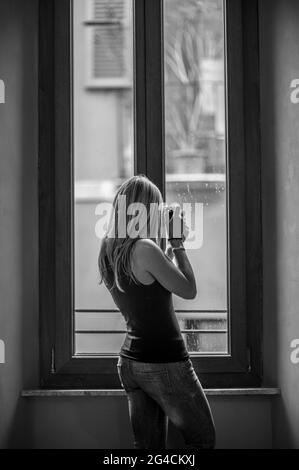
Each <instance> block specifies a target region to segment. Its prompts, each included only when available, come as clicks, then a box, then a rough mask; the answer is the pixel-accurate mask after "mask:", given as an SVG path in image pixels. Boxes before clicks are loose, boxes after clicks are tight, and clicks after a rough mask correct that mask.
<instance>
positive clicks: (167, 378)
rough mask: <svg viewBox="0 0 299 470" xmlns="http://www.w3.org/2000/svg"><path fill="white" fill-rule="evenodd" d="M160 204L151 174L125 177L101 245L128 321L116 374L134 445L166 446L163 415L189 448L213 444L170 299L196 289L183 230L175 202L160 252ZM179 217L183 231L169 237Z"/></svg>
mask: <svg viewBox="0 0 299 470" xmlns="http://www.w3.org/2000/svg"><path fill="white" fill-rule="evenodd" d="M124 201H125V203H126V208H127V209H128V208H131V209H132V207H135V208H136V207H137V208H138V211H137V212H139V218H138V216H137V217H135V218H134V219H133V220H132V216H133V214H134V211H132V210H131V209H129V210H127V211H124V210H123V209H124ZM161 207H163V200H162V196H161V193H160V191H159V189H158V188H157V187H156V186H155V185H154V184H153V183H152V182H151V181H149V180H148V179H147V178H146V177H145V176H142V175H141V176H136V177H133V178H131V179H130V180H128V181H127V182H125V183H124V184H123V185H122V186H121V188H120V189H119V191H118V193H117V195H116V197H115V200H114V204H113V208H114V210H113V214H112V216H111V219H110V223H109V227H108V232H107V236H106V238H105V239H104V242H103V244H102V248H101V252H100V257H99V268H100V273H101V276H102V280H103V281H104V282H105V284H106V286H107V287H108V289H109V290H110V292H111V295H112V297H113V299H114V301H115V303H116V305H117V306H118V308H119V309H120V311H121V313H122V314H123V316H124V318H125V320H126V324H127V335H126V338H125V341H124V344H123V346H122V348H121V352H120V356H119V361H118V373H119V377H120V381H121V384H122V386H123V387H124V389H125V391H126V394H127V397H128V404H129V413H130V419H131V423H132V428H133V433H134V447H135V449H165V448H166V440H167V429H168V419H170V420H171V421H172V423H173V424H174V425H175V426H176V427H177V428H178V429H179V430H180V431H181V433H182V435H183V437H184V440H185V443H186V447H187V448H188V449H212V448H214V446H215V428H214V423H213V418H212V414H211V410H210V407H209V405H208V402H207V399H206V397H205V394H204V392H203V389H202V387H201V384H200V382H199V380H198V377H197V375H196V373H195V371H194V368H193V365H192V362H191V360H190V357H189V354H188V352H187V350H186V346H185V343H184V340H183V337H182V334H181V331H180V327H179V323H178V320H177V318H176V315H175V312H174V308H173V303H172V294H176V295H178V296H180V297H182V298H184V299H194V298H195V296H196V294H197V291H196V282H195V278H194V274H193V270H192V267H191V265H190V263H189V260H188V257H187V254H186V252H185V249H184V241H185V235H184V234H186V231H187V230H188V229H187V226H186V223H185V220H184V218H183V217H182V216H181V214H180V210H177V209H175V210H174V211H173V212H172V219H171V222H170V224H169V228H168V237H169V244H170V246H169V248H168V250H167V254H165V253H164V251H163V249H162V247H163V232H164V234H165V233H166V232H165V225H164V224H165V217H164V219H163V217H160V214H161V212H162V214H164V216H165V210H164V211H161V210H160V209H161ZM142 208H145V210H143V211H142ZM153 208H154V209H153ZM157 208H159V210H157ZM128 213H129V214H131V215H132V216H131V218H130V216H129V215H128ZM141 213H142V217H141V215H140V214H141ZM144 214H146V216H145V217H144ZM135 215H136V211H135ZM163 220H164V221H163ZM178 224H179V226H180V228H181V229H182V231H181V233H182V235H181V237H180V238H177V237H176V238H174V235H173V232H174V227H177V226H178ZM145 225H146V227H147V228H148V227H151V230H150V238H146V236H145V235H144V234H145V233H148V232H145V231H144V228H145V227H144V226H145ZM124 226H125V227H127V230H126V234H125V235H124V233H123V227H124ZM136 226H138V230H137V232H138V233H137V235H136ZM120 230H121V231H122V234H121V235H120V233H119V232H120ZM141 233H142V234H143V235H142V236H140V234H141ZM133 234H134V236H133ZM173 258H174V259H175V261H176V264H175V263H174V262H173Z"/></svg>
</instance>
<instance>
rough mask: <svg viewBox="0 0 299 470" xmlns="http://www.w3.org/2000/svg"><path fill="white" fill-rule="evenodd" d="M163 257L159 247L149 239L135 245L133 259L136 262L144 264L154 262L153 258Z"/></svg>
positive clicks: (141, 240)
mask: <svg viewBox="0 0 299 470" xmlns="http://www.w3.org/2000/svg"><path fill="white" fill-rule="evenodd" d="M161 255H163V252H162V250H161V249H160V248H159V247H158V245H157V244H156V243H155V242H153V241H152V240H150V239H148V238H144V239H140V240H138V241H137V242H136V243H135V246H134V250H133V258H134V260H136V262H139V263H140V262H144V261H147V260H152V259H153V257H154V258H155V257H157V256H161Z"/></svg>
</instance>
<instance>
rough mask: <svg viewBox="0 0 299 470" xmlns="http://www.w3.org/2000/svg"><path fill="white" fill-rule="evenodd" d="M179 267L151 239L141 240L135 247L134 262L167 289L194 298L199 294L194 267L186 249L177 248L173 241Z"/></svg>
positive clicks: (187, 297) (181, 295)
mask: <svg viewBox="0 0 299 470" xmlns="http://www.w3.org/2000/svg"><path fill="white" fill-rule="evenodd" d="M173 248H174V256H175V259H176V261H177V267H176V266H175V265H174V263H173V262H172V261H171V260H169V259H168V258H167V256H166V255H165V254H164V253H163V251H162V250H161V249H160V248H159V247H158V246H157V245H156V244H155V243H154V242H153V241H151V240H148V239H146V240H139V241H138V242H137V243H136V245H135V249H134V263H136V264H137V265H138V266H139V268H141V269H142V270H144V271H146V272H147V273H149V274H150V275H151V276H152V277H153V278H155V279H156V280H157V281H158V282H159V283H160V284H161V285H162V286H163V287H164V288H165V289H167V290H169V291H170V292H172V293H173V294H176V295H178V296H179V297H182V298H183V299H194V298H195V297H196V295H197V289H196V281H195V277H194V273H193V269H192V267H191V264H190V262H189V260H188V257H187V254H186V252H185V250H184V249H180V250H176V249H175V248H176V243H175V242H174V243H173Z"/></svg>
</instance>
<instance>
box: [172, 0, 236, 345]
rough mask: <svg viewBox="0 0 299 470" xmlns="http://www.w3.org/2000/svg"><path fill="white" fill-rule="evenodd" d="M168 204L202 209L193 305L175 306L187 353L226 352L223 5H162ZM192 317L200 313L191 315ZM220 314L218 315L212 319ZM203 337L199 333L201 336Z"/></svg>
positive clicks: (195, 0)
mask: <svg viewBox="0 0 299 470" xmlns="http://www.w3.org/2000/svg"><path fill="white" fill-rule="evenodd" d="M164 12H165V14H164V18H165V19H164V22H165V24H164V29H165V119H166V173H167V202H168V203H173V202H178V203H180V204H181V205H182V204H183V203H195V202H198V203H202V204H204V220H203V245H202V247H201V248H200V249H196V250H190V251H189V256H190V259H191V262H192V265H193V267H194V271H195V275H196V278H197V282H198V292H199V294H198V297H197V298H196V299H195V300H194V301H192V302H190V301H188V302H185V301H184V300H182V299H178V298H176V299H175V306H176V308H177V309H178V310H179V311H180V310H189V311H193V313H192V314H191V313H190V314H185V319H184V320H182V323H183V329H194V330H196V331H199V333H197V334H187V335H186V340H187V343H188V348H189V351H190V352H210V353H215V352H223V353H225V352H227V334H226V329H227V308H228V305H227V217H226V212H227V203H226V151H225V149H226V142H225V133H226V126H225V85H224V81H225V72H224V70H225V60H224V21H223V17H224V15H223V1H222V0H184V1H183V2H182V1H181V0H164ZM194 311H195V312H196V311H197V312H198V313H194ZM216 312H217V313H216ZM207 329H208V330H209V332H208V333H201V332H202V330H207Z"/></svg>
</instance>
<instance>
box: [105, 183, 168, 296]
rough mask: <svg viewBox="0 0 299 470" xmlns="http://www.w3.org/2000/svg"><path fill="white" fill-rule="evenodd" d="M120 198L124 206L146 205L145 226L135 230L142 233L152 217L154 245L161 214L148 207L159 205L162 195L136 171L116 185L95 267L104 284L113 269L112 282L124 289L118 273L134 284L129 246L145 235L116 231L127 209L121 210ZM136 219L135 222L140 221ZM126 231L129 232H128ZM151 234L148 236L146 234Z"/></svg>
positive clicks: (125, 219)
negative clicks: (132, 235) (97, 264)
mask: <svg viewBox="0 0 299 470" xmlns="http://www.w3.org/2000/svg"><path fill="white" fill-rule="evenodd" d="M122 198H125V201H126V207H125V209H127V208H128V207H130V205H131V204H142V205H143V207H145V208H146V218H143V221H144V222H146V227H141V226H140V227H139V231H140V232H142V231H143V233H146V232H144V229H146V231H147V233H148V227H150V226H152V225H151V224H152V222H153V220H154V221H155V223H156V225H155V227H154V233H155V237H154V238H155V241H156V243H157V244H158V246H160V247H162V229H161V217H160V215H159V214H160V212H159V214H158V213H157V212H156V213H154V214H153V211H152V209H153V208H154V209H155V208H158V207H159V210H160V208H161V205H163V198H162V194H161V192H160V190H159V189H158V188H157V186H155V185H154V184H153V183H152V182H151V181H150V180H149V179H148V178H147V177H146V176H144V175H138V176H134V177H132V178H130V179H129V180H127V181H126V182H125V183H123V184H122V186H121V187H120V188H119V190H118V192H117V194H116V196H115V198H114V201H113V210H112V214H111V216H110V221H109V225H108V229H107V234H106V236H105V237H104V239H103V243H102V246H101V250H100V255H99V270H100V276H101V283H102V282H105V284H106V285H107V276H108V271H109V270H110V271H111V270H112V272H113V277H114V279H113V285H112V286H110V288H112V287H114V286H115V285H116V286H117V288H118V289H119V290H120V291H122V292H124V290H123V287H122V286H121V283H120V278H121V276H126V277H128V278H129V279H131V280H133V281H134V282H135V283H136V284H138V281H137V280H136V278H135V276H134V274H133V271H132V265H131V257H132V248H133V245H134V243H135V241H136V238H146V237H147V235H145V237H140V236H137V237H135V238H132V237H131V236H130V231H129V230H127V229H126V231H125V234H120V233H119V227H120V226H125V227H126V228H128V227H129V225H130V224H129V217H130V216H128V213H127V210H125V211H124V210H123V207H122ZM140 220H141V219H139V223H140ZM128 232H129V233H128ZM150 238H152V237H150Z"/></svg>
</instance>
